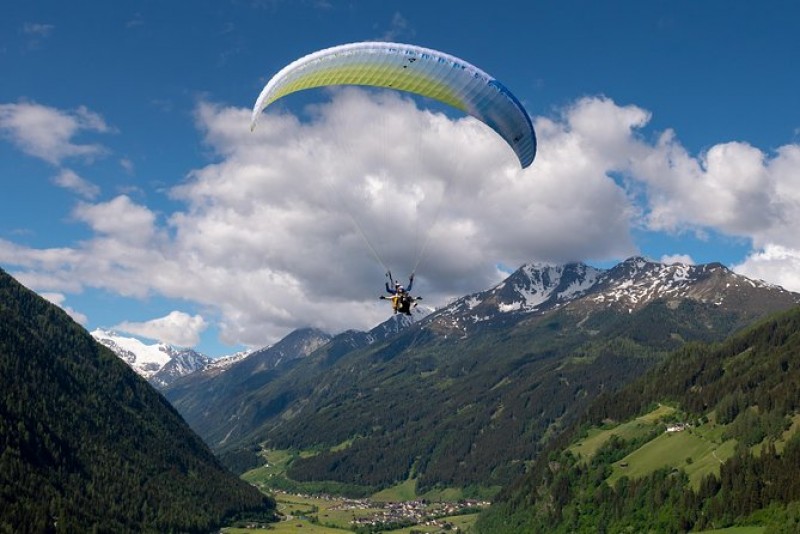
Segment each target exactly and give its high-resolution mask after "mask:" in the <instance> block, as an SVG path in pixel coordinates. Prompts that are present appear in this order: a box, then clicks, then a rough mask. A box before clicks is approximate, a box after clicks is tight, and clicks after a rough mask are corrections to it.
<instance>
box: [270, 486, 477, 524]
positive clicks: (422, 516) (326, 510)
mask: <svg viewBox="0 0 800 534" xmlns="http://www.w3.org/2000/svg"><path fill="white" fill-rule="evenodd" d="M275 497H276V499H277V501H278V503H279V508H280V511H281V513H282V514H283V517H284V521H309V522H311V523H315V524H319V525H325V526H329V527H334V528H341V529H343V530H355V531H357V532H360V531H361V530H362V529H363V531H365V532H379V531H389V530H395V529H402V528H406V527H416V528H418V529H419V532H441V531H447V532H461V531H464V530H465V529H464V523H465V521H464V520H467V519H473V520H474V516H476V515H477V513H478V512H480V510H482V509H484V508H486V507H488V506H489V505H490V503H489V502H488V501H481V500H474V499H463V500H460V501H459V502H432V501H427V500H425V499H416V500H410V501H400V502H380V501H374V500H371V499H349V498H344V497H335V496H329V495H314V496H311V495H305V494H299V493H283V492H276V495H275ZM466 516H473V518H469V517H466ZM457 518H461V519H462V520H461V521H458V520H457ZM471 522H472V520H470V521H468V523H471Z"/></svg>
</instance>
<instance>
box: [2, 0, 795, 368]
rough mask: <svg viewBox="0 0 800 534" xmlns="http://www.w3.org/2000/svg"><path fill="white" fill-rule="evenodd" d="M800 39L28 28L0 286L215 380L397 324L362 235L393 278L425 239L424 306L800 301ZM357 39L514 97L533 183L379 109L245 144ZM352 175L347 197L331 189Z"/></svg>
mask: <svg viewBox="0 0 800 534" xmlns="http://www.w3.org/2000/svg"><path fill="white" fill-rule="evenodd" d="M799 19H800V5H798V4H797V3H796V2H789V1H777V2H770V3H766V4H764V5H759V6H755V5H754V4H752V2H739V1H704V2H689V1H686V2H683V1H677V2H640V1H630V2H602V3H601V2H588V1H586V2H570V1H566V2H536V1H526V2H522V1H520V2H505V3H502V4H491V7H490V4H489V3H485V2H464V1H459V2H455V1H452V2H445V1H438V2H430V1H426V2H416V1H406V2H376V1H351V2H332V1H330V2H325V1H308V2H288V1H280V0H272V1H267V0H264V1H256V0H254V1H243V0H242V1H222V0H217V1H201V2H193V3H192V8H191V9H187V7H186V4H185V3H181V2H161V1H147V2H131V1H119V2H101V1H84V2H76V3H66V2H59V1H31V2H14V3H11V4H10V5H9V6H5V7H4V8H3V12H2V16H1V17H0V79H2V83H0V176H1V177H2V189H1V191H2V193H1V194H0V267H2V268H3V269H4V270H6V271H8V272H10V273H11V274H12V275H14V276H15V277H16V278H17V279H19V280H20V281H21V282H23V283H24V284H26V285H27V286H28V287H31V288H32V289H34V290H36V291H38V292H40V293H41V294H43V295H45V296H46V297H47V298H49V299H50V300H52V301H53V302H56V303H58V304H59V305H61V306H62V307H64V308H65V309H66V310H68V311H69V312H70V313H71V314H72V315H73V317H75V318H76V319H77V320H79V321H80V322H81V323H82V324H84V325H85V326H86V327H87V328H89V329H93V328H96V327H109V328H116V329H118V330H123V331H126V332H129V333H133V334H137V335H141V336H146V337H148V338H151V339H160V340H163V341H167V342H172V343H176V344H182V345H192V346H196V347H197V348H198V349H200V350H202V351H205V352H207V353H208V354H210V355H213V356H216V355H221V354H225V353H229V352H233V351H234V350H236V349H238V348H239V347H241V346H243V345H247V346H263V345H266V344H268V343H271V342H274V341H275V340H277V339H279V338H280V337H282V336H283V335H285V334H287V333H288V332H289V331H291V330H292V329H294V328H297V327H301V326H305V325H313V326H318V327H321V328H324V329H326V330H328V331H330V332H333V333H335V332H338V331H341V330H344V329H348V328H356V329H367V328H370V327H371V326H374V325H375V324H377V323H378V322H380V321H381V320H382V319H383V318H385V317H386V312H387V307H386V305H385V304H384V303H382V302H379V301H378V300H377V296H378V295H379V294H380V288H381V285H382V283H383V280H384V278H383V271H384V267H383V265H380V264H379V263H378V262H376V261H375V258H374V257H373V255H372V254H371V251H370V250H369V247H367V246H365V243H364V240H363V239H362V237H361V236H360V235H359V233H360V232H359V231H357V227H358V226H359V225H360V226H361V229H362V231H364V233H367V234H371V235H368V236H367V238H368V239H369V241H370V243H371V245H372V246H373V247H374V248H376V249H380V250H378V252H379V255H380V257H382V259H384V260H385V262H386V263H387V264H388V267H390V268H392V269H393V270H394V271H395V273H401V274H402V275H403V276H405V275H406V274H407V272H406V271H408V270H410V269H411V266H409V265H408V264H407V262H406V261H405V260H407V257H406V256H405V254H406V252H404V251H405V250H407V249H408V248H409V247H412V244H411V243H412V242H415V241H418V240H419V239H421V238H420V228H421V229H424V230H425V232H422V234H424V235H426V236H430V245H429V247H428V249H427V252H426V254H425V256H424V258H423V260H422V262H421V263H420V265H419V267H418V269H417V282H416V284H417V289H418V290H419V291H420V293H421V294H424V296H425V297H426V301H427V302H429V303H430V304H431V305H434V306H436V305H441V304H443V303H446V302H447V301H448V300H450V299H452V298H455V297H458V296H461V295H464V294H467V293H470V292H473V291H478V290H483V289H486V288H487V287H489V286H491V285H492V284H494V283H496V282H497V281H499V280H500V278H501V277H502V276H503V272H502V269H498V265H503V266H507V267H509V268H512V269H513V268H516V267H517V266H519V265H521V264H522V263H525V262H532V261H544V262H565V261H586V262H588V263H592V264H595V265H610V264H613V263H614V262H616V261H619V260H621V259H624V258H625V257H628V256H630V255H634V254H643V255H646V256H648V257H651V258H653V259H656V260H664V261H673V260H681V261H686V262H693V263H704V262H711V261H720V262H722V263H724V264H726V265H728V266H729V267H731V268H733V269H735V270H736V271H737V272H740V273H742V274H745V275H748V276H753V277H755V278H761V279H764V280H767V281H769V282H773V283H776V284H780V285H783V286H784V287H787V288H789V289H792V290H795V291H800V237H798V235H796V234H800V232H797V231H796V228H797V227H798V225H799V224H800V96H799V95H800V73H798V70H797V68H796V63H797V57H796V56H797V51H798V50H800V37H798V33H797V31H796V21H797V20H799ZM366 40H390V41H397V42H406V43H412V44H418V45H421V46H426V47H430V48H434V49H437V50H442V51H444V52H447V53H449V54H452V55H455V56H458V57H460V58H463V59H464V60H466V61H468V62H470V63H473V64H475V65H477V66H478V67H480V68H482V69H483V70H485V71H487V72H489V73H490V74H492V75H493V76H495V77H497V78H498V79H499V80H501V81H502V82H503V83H504V84H505V85H506V86H507V87H509V88H510V89H511V90H512V91H513V92H514V93H515V95H516V96H517V97H518V98H519V99H520V100H521V101H522V102H523V104H524V105H525V106H526V108H527V109H528V111H529V113H530V115H531V116H532V117H533V119H534V123H535V126H536V129H537V134H538V137H539V141H540V144H539V154H538V156H537V160H536V161H535V162H534V164H533V166H532V167H531V168H530V169H527V170H525V171H521V170H520V169H518V168H515V167H514V163H515V162H514V158H513V156H512V157H509V154H508V152H507V148H506V147H504V146H503V145H502V143H501V142H498V140H497V139H496V138H495V137H493V134H492V133H491V132H490V131H487V130H486V129H485V128H482V125H480V124H479V123H477V122H475V121H474V120H472V119H464V118H463V117H459V116H458V114H455V113H450V112H447V113H445V114H443V113H442V110H441V109H436V108H434V109H431V108H430V106H429V105H428V103H426V102H424V101H422V100H419V99H414V98H411V97H408V96H402V95H397V94H389V93H385V92H376V91H359V90H349V91H347V90H345V91H311V92H307V93H306V94H304V95H293V96H292V97H289V98H286V99H284V101H283V102H281V104H280V105H279V106H276V108H275V110H273V111H268V113H266V114H265V116H264V117H262V120H261V122H260V124H259V127H258V129H257V130H256V132H253V133H251V132H250V131H249V113H250V109H251V108H252V105H253V103H254V102H255V99H256V97H257V96H258V93H259V92H260V90H261V88H262V87H263V85H264V84H265V83H266V81H267V80H268V79H269V78H270V77H271V76H272V75H273V74H275V73H276V72H277V71H278V70H280V69H281V68H282V67H283V66H284V65H286V64H288V63H290V62H291V61H293V60H295V59H297V58H299V57H301V56H303V55H305V54H308V53H311V52H313V51H315V50H318V49H321V48H325V47H329V46H334V45H338V44H344V43H349V42H356V41H366ZM376 117H379V118H380V120H378V119H376ZM386 124H392V125H393V126H392V129H391V131H383V132H382V133H380V134H379V135H376V132H377V131H378V129H379V128H384V129H386V128H387V127H386V126H385V125H386ZM311 140H313V142H312V141H311ZM380 143H383V145H382V146H381V145H380ZM381 150H382V151H383V153H384V154H386V162H385V164H382V167H381V174H380V175H374V170H375V169H374V167H371V165H373V163H372V162H373V161H374V159H371V157H372V156H374V155H375V154H377V153H380V151H381ZM402 150H407V151H408V152H409V153H411V154H415V155H416V156H415V157H412V158H406V159H404V160H399V159H398V158H396V157H393V156H394V155H396V154H397V153H398V152H400V151H402ZM368 155H370V156H369V157H368ZM417 156H418V157H417ZM345 164H346V165H348V166H350V167H351V168H353V169H355V171H354V172H355V173H357V174H358V176H359V178H358V179H357V180H354V181H349V182H337V181H336V180H335V179H332V180H327V181H326V180H325V179H323V178H322V176H324V175H326V172H325V171H326V169H330V168H333V167H336V166H339V165H345ZM442 168H452V169H457V173H456V174H458V177H457V178H452V183H451V184H450V185H449V187H448V188H447V189H446V190H445V195H444V196H443V198H442V191H441V190H437V188H436V187H433V186H432V185H431V184H432V183H433V182H430V183H428V182H424V180H423V179H422V178H420V177H421V176H428V175H429V173H432V172H433V171H432V169H442ZM438 172H441V171H438ZM371 173H372V174H371ZM423 182H424V183H423ZM437 191H438V192H437ZM437 194H438V195H440V198H439V199H438V202H439V204H436V202H437V198H436V195H437ZM429 198H431V199H433V203H434V204H436V205H437V206H439V207H437V208H436V209H433V210H432V211H428V212H425V211H424V210H423V211H420V212H418V215H413V216H408V215H403V216H400V215H398V213H396V212H397V211H398V210H397V209H396V208H395V207H396V206H397V205H404V202H410V201H411V200H412V199H414V200H415V201H416V202H421V199H425V200H427V199H429ZM365 199H366V200H365ZM423 204H424V203H423ZM405 213H408V212H405ZM415 213H417V212H415ZM432 213H433V215H432ZM353 220H356V221H357V223H356V224H355V225H354V224H353ZM426 232H427V233H426Z"/></svg>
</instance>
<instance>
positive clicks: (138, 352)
mask: <svg viewBox="0 0 800 534" xmlns="http://www.w3.org/2000/svg"><path fill="white" fill-rule="evenodd" d="M91 334H92V337H94V338H95V339H96V340H97V341H99V342H100V343H102V344H103V345H105V346H106V347H108V348H110V349H111V350H113V351H114V352H115V353H116V354H117V355H118V356H119V357H120V358H122V359H123V360H125V362H127V363H128V365H130V366H131V367H132V368H133V370H134V371H136V372H137V373H139V374H140V375H142V376H143V377H145V378H150V377H151V376H153V375H154V374H155V373H157V372H158V371H159V369H161V368H162V367H164V366H165V365H166V364H167V363H168V362H169V361H170V360H171V359H172V356H173V353H174V349H172V347H170V346H169V345H166V344H164V343H156V344H153V345H148V344H146V343H144V342H142V341H140V340H138V339H136V338H133V337H127V336H122V335H120V334H117V333H116V332H112V331H110V330H104V329H102V328H98V329H96V330H93V331H92V333H91Z"/></svg>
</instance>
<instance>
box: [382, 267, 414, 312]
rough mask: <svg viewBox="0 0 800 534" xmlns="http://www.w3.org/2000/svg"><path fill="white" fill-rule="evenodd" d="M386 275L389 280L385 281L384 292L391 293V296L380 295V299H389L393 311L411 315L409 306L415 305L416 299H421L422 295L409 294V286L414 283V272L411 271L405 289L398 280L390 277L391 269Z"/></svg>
mask: <svg viewBox="0 0 800 534" xmlns="http://www.w3.org/2000/svg"><path fill="white" fill-rule="evenodd" d="M386 276H387V278H389V280H388V281H387V282H386V292H387V293H389V294H391V296H390V297H386V296H384V295H381V297H380V298H381V300H384V299H388V300H391V301H392V310H394V313H404V314H406V315H411V308H412V307H416V305H417V302H416V301H418V300H422V297H412V296H411V287H412V286H413V285H414V273H411V276H410V277H409V279H408V288H407V289H404V288H403V286H401V285H400V282H395V280H394V279H393V278H392V272H391V271H388V272H387V273H386Z"/></svg>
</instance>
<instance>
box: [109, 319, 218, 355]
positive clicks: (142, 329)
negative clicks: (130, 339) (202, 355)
mask: <svg viewBox="0 0 800 534" xmlns="http://www.w3.org/2000/svg"><path fill="white" fill-rule="evenodd" d="M206 328H208V323H207V322H206V320H205V319H203V317H202V316H200V315H189V314H188V313H184V312H181V311H172V312H170V313H169V314H168V315H166V316H164V317H159V318H157V319H152V320H150V321H145V322H141V323H137V322H129V321H124V322H122V323H119V324H118V325H116V326H114V327H112V329H113V330H115V331H119V332H127V333H129V334H133V335H135V336H142V337H146V338H148V339H154V340H156V341H159V342H161V343H168V344H170V345H177V346H180V347H193V346H195V345H197V343H198V342H199V341H200V334H202V333H203V331H204V330H205V329H206Z"/></svg>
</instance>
